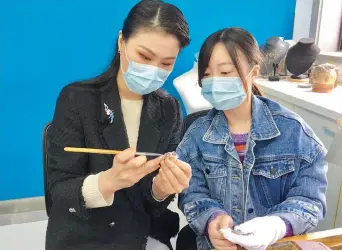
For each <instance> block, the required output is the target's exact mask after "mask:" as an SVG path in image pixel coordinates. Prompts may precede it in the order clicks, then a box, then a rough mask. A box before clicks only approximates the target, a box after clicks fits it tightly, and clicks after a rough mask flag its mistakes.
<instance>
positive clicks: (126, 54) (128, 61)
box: [120, 45, 130, 74]
mask: <svg viewBox="0 0 342 251" xmlns="http://www.w3.org/2000/svg"><path fill="white" fill-rule="evenodd" d="M121 55H122V54H121ZM125 57H126V59H127V62H128V65H129V63H130V61H129V59H128V57H127V49H126V45H125ZM127 67H128V66H127ZM120 68H121V71H122V74H125V72H124V70H123V68H122V64H121V62H120Z"/></svg>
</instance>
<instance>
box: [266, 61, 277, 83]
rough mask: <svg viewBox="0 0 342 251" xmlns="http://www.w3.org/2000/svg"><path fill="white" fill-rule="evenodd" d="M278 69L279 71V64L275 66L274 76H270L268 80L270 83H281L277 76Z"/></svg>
mask: <svg viewBox="0 0 342 251" xmlns="http://www.w3.org/2000/svg"><path fill="white" fill-rule="evenodd" d="M277 69H278V64H273V76H272V75H270V76H269V77H268V80H269V81H279V80H280V77H279V75H278V74H277Z"/></svg>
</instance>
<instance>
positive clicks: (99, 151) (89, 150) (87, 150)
mask: <svg viewBox="0 0 342 251" xmlns="http://www.w3.org/2000/svg"><path fill="white" fill-rule="evenodd" d="M64 151H66V152H73V153H96V154H109V155H116V154H119V153H120V152H121V151H117V150H105V149H94V148H78V147H65V148H64Z"/></svg>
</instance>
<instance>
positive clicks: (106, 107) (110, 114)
mask: <svg viewBox="0 0 342 251" xmlns="http://www.w3.org/2000/svg"><path fill="white" fill-rule="evenodd" d="M104 109H105V112H106V114H107V115H108V116H109V118H108V119H109V121H110V123H113V120H114V112H113V111H112V110H111V109H109V108H108V105H106V104H104Z"/></svg>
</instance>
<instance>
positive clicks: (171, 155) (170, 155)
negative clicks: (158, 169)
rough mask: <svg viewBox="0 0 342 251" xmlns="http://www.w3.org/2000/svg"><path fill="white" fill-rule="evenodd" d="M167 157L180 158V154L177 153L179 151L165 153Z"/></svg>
mask: <svg viewBox="0 0 342 251" xmlns="http://www.w3.org/2000/svg"><path fill="white" fill-rule="evenodd" d="M165 157H169V158H175V159H178V155H177V153H176V152H175V151H173V152H168V153H165Z"/></svg>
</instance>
